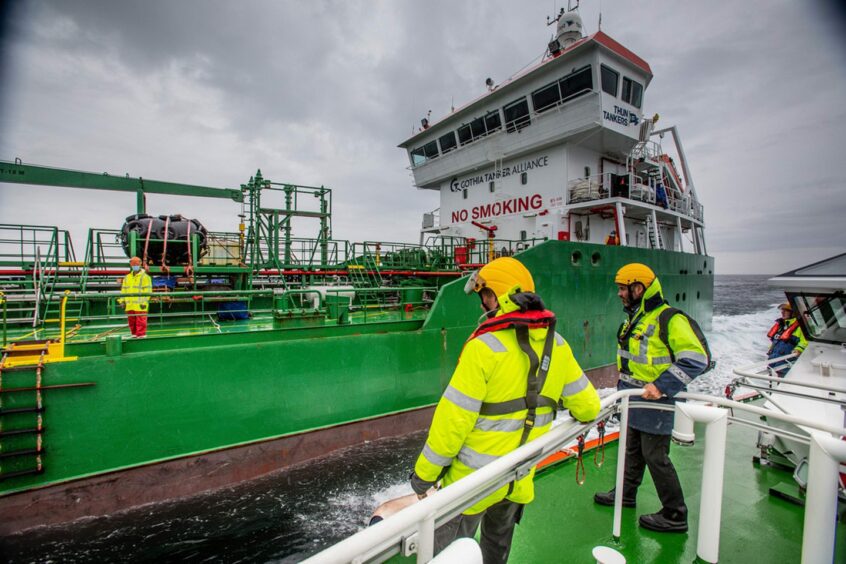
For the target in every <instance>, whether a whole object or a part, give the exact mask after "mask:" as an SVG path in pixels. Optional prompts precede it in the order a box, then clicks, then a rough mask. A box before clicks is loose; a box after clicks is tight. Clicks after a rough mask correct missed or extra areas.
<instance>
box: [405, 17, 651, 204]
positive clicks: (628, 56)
mask: <svg viewBox="0 0 846 564" xmlns="http://www.w3.org/2000/svg"><path fill="white" fill-rule="evenodd" d="M651 78H652V71H651V69H650V67H649V65H648V64H647V63H646V61H644V60H643V59H641V58H640V57H638V56H637V55H635V54H634V53H632V52H631V51H629V50H628V49H626V48H625V47H624V46H622V45H621V44H620V43H618V42H617V41H615V40H614V39H612V38H611V37H610V36H608V35H606V34H605V33H603V32H601V31H599V32H597V33H595V34H594V35H591V36H589V37H585V38H582V39H580V40H578V41H576V42H574V43H573V44H571V45H569V46H568V47H567V48H565V49H562V50H560V51H558V52H557V53H555V54H551V55H549V56H548V57H547V58H545V59H544V60H543V61H541V62H540V63H539V64H538V65H536V66H534V67H532V68H529V69H528V70H526V71H524V72H523V73H521V74H518V75H517V76H515V77H512V78H511V79H509V80H508V81H506V82H505V83H503V84H500V85H494V84H493V83H492V81H489V84H488V92H487V93H485V94H484V95H483V96H481V97H479V98H478V99H476V100H474V101H472V102H470V103H469V104H467V105H465V106H464V107H462V108H459V109H456V110H455V111H453V112H452V113H451V114H449V115H448V116H446V117H445V118H443V119H442V120H440V121H438V122H436V123H433V124H429V123H428V120H423V127H421V129H420V131H418V133H416V134H415V135H414V136H412V137H411V138H410V139H408V140H406V141H405V142H403V143H402V144H400V147H402V148H404V149H406V150H407V151H408V155H409V159H410V165H411V169H412V172H413V174H414V179H415V183H416V185H417V186H418V187H420V188H427V189H434V190H440V189H442V188H443V187H444V184H445V183H447V184H448V183H449V182H450V180H451V179H453V178H454V177H456V176H461V175H463V174H467V173H470V172H473V171H477V170H480V169H483V168H489V167H491V165H492V164H493V165H495V164H496V163H497V162H498V161H502V160H503V159H514V158H518V157H520V156H523V155H528V154H529V153H536V152H538V151H542V150H544V149H546V148H548V147H552V146H555V145H562V144H565V143H569V144H577V145H579V146H580V147H583V148H585V149H588V150H590V151H595V152H598V153H602V154H605V155H612V156H619V157H621V158H625V155H628V154H629V153H630V151H631V149H632V148H633V147H634V145H635V144H636V142H637V141H638V139H639V138H640V137H641V135H640V128H641V123H642V106H643V94H644V90H645V88H646V87H647V86H648V84H649V81H650V80H651Z"/></svg>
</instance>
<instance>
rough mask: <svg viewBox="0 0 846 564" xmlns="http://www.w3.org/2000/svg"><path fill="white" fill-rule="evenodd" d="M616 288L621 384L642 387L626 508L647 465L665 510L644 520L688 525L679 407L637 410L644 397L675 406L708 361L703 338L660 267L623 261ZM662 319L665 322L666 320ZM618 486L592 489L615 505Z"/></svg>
mask: <svg viewBox="0 0 846 564" xmlns="http://www.w3.org/2000/svg"><path fill="white" fill-rule="evenodd" d="M614 282H615V283H616V284H617V295H618V296H619V297H620V299H621V300H622V302H623V307H624V309H625V311H626V313H627V314H628V319H626V320H625V321H624V322H623V324H622V325H621V326H620V330H619V332H618V334H617V341H618V344H619V350H618V351H617V368H618V369H619V371H620V380H619V382H618V384H617V389H619V390H630V389H636V388H641V389H643V394H642V396H641V397H642V400H641V399H639V398H638V399H637V402H635V401H634V400H635V398H632V400H633V401H632V407H630V411H629V419H628V438H627V441H626V467H625V475H624V481H623V507H634V506H635V501H636V497H637V489H638V487H639V486H640V484H641V482H642V481H643V472H644V470H645V469H646V468H647V467H648V468H649V473H650V474H651V475H652V480H653V482H655V489H656V490H657V491H658V497H659V498H660V500H661V504H662V506H663V507H662V508H661V511H659V512H657V513H653V514H651V515H641V517H640V526H641V527H644V528H647V529H651V530H653V531H658V532H666V531H678V532H683V531H687V506H686V505H685V502H684V493H683V492H682V488H681V483H680V482H679V477H678V474H676V469H675V467H674V466H673V463H672V461H671V460H670V434H671V432H672V429H673V412H672V411H658V410H654V409H638V408H636V407H635V405H636V404H637V403H640V402H641V401H643V400H647V401H651V402H654V403H660V404H665V405H673V403H674V400H673V399H672V398H673V397H674V396H675V395H676V394H677V393H679V392H681V391H684V390H686V389H687V385H688V384H689V383H690V382H691V380H693V379H694V378H696V377H697V376H698V375H700V374H702V373H703V372H704V371H705V370H706V369H707V368H708V366H709V359H708V353H707V350H706V348H705V346H704V344H703V343H704V337H703V338H702V339H700V335H697V331H698V326H696V325H695V324H692V323H691V322H690V321H689V320H688V318H687V316H686V315H684V314H682V313H681V312H679V311H678V310H671V311H669V312H668V314H669V315H668V314H664V315H663V316H662V315H661V314H662V312H664V311H665V310H669V309H670V306H669V305H668V304H667V302H666V301H665V300H664V296H663V295H662V293H661V284H660V282H659V281H658V278H656V276H655V273H654V272H652V270H651V269H650V268H649V267H648V266H646V265H644V264H639V263H632V264H628V265H626V266H624V267H623V268H621V269H620V270H619V271H618V272H617V275H616V277H615V278H614ZM662 323H664V324H665V325H666V327H663V328H662V327H661V326H660V325H661V324H662ZM615 495H616V493H615V491H614V490H611V491H610V492H601V493H597V494H596V495H594V497H593V499H594V502H596V503H598V504H600V505H614V497H615Z"/></svg>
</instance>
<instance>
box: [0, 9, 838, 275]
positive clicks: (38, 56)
mask: <svg viewBox="0 0 846 564" xmlns="http://www.w3.org/2000/svg"><path fill="white" fill-rule="evenodd" d="M561 5H562V3H561V1H560V0H559V1H558V2H555V1H552V0H546V1H542V2H541V1H538V2H534V1H528V0H527V1H521V2H514V1H506V0H501V1H492V0H477V1H468V2H464V1H459V0H439V1H431V0H427V1H425V2H424V1H417V2H411V1H399V0H393V1H384V2H375V1H343V2H342V1H335V2H319V1H307V2H306V1H302V2H282V1H278V0H274V1H172V0H144V1H137V2H117V1H114V0H90V1H80V0H62V1H59V0H55V1H46V0H45V1H25V2H2V3H0V159H3V160H11V159H14V158H16V157H20V158H21V159H23V161H24V162H27V163H33V164H43V165H48V166H56V167H64V168H73V169H79V170H89V171H97V172H109V173H111V174H124V173H128V174H130V175H132V176H143V177H146V178H153V179H158V180H171V181H177V182H185V183H190V184H199V185H206V186H214V187H222V188H224V187H225V188H235V187H238V185H240V184H241V183H243V182H246V181H247V180H248V179H249V177H250V176H251V175H252V174H254V173H255V171H256V169H257V168H261V170H262V173H263V174H264V175H265V177H267V178H270V179H272V180H274V181H278V182H293V183H298V184H306V185H321V184H322V185H326V186H327V187H330V188H332V189H333V191H334V199H333V205H334V219H333V236H334V237H335V238H336V239H350V240H356V241H361V240H383V241H384V240H387V241H403V242H414V241H416V240H417V238H418V231H419V228H420V221H421V215H422V213H424V212H426V211H430V210H432V209H434V208H436V207H438V205H439V202H438V197H437V194H436V193H434V192H432V191H420V190H417V189H415V188H414V187H413V184H412V178H411V175H410V172H409V171H408V170H407V166H408V160H407V157H406V154H405V152H404V151H402V150H400V149H398V148H396V145H397V144H398V143H399V142H401V141H403V140H405V139H406V138H407V137H409V136H410V134H411V133H412V131H413V128H414V127H415V124H418V123H419V119H420V118H421V117H423V116H424V115H425V114H426V112H427V111H428V110H431V111H432V118H433V119H438V118H440V117H441V116H443V115H444V114H445V113H447V112H449V109H450V105H451V104H452V103H453V101H454V104H455V106H459V105H462V104H463V103H464V102H466V101H468V100H470V99H472V98H475V97H476V96H478V95H479V94H481V93H483V92H484V88H485V86H484V84H485V79H486V78H487V77H491V78H493V79H494V81H495V82H497V83H499V82H502V81H503V80H505V79H506V78H508V77H509V76H511V75H512V74H513V73H515V72H516V71H518V70H520V69H521V68H523V67H524V66H526V64H528V63H530V62H532V61H535V60H537V59H538V57H539V56H540V55H542V53H543V51H544V49H545V46H546V43H547V41H548V40H549V37H550V33H551V31H552V29H553V28H548V27H546V25H545V23H546V17H547V15H552V14H553V13H554V12H555V9H556V7H560V6H561ZM600 5H601V7H602V29H603V31H605V32H606V33H608V34H609V35H611V36H612V37H614V38H615V39H617V40H618V41H620V42H622V43H623V44H624V45H626V46H627V47H629V48H630V49H631V50H633V51H634V52H635V53H637V54H638V55H640V56H641V57H643V58H644V59H646V60H647V61H648V62H649V63H650V65H651V67H652V70H653V72H654V74H655V78H654V79H653V81H652V83H651V85H650V86H649V88H648V90H647V91H646V95H645V107H644V113H645V114H646V115H651V114H652V113H654V112H658V113H660V114H661V122H662V123H661V125H664V126H666V125H671V124H675V125H677V126H678V128H679V131H680V134H681V136H682V141H683V143H684V147H685V150H686V152H687V156H688V160H689V161H690V164H691V170H692V175H693V178H694V180H695V183H696V186H697V190H698V193H699V196H700V198H701V200H702V201H703V203H704V205H705V214H706V215H705V218H706V225H707V227H706V241H707V245H708V251H709V254H711V255H713V256H715V257H716V264H717V273H718V274H730V273H778V272H783V271H786V270H788V269H791V268H794V267H797V266H801V265H804V264H807V263H810V262H812V261H815V260H818V259H821V258H825V257H827V256H830V255H833V254H836V253H839V252H844V251H846V228H844V223H846V221H844V217H846V190H844V177H846V171H844V167H843V164H844V160H846V159H844V157H846V26H844V18H843V13H842V10H838V9H836V8H835V7H834V6H835V5H836V2H823V1H822V0H810V1H803V2H797V1H795V0H793V1H787V0H754V1H753V0H746V1H743V2H738V1H719V2H701V1H686V2H682V1H679V0H665V1H655V2H651V1H644V2H631V1H630V0H617V1H614V0H603V1H602V2H599V1H585V2H583V3H582V8H581V14H582V17H583V19H584V22H585V28H586V31H587V33H593V32H595V31H596V29H597V23H598V13H599V8H600ZM134 210H135V198H134V196H133V195H129V194H120V193H113V192H102V191H96V192H95V191H88V190H72V189H60V188H47V187H29V186H27V187H23V186H15V185H10V184H0V223H37V224H47V225H59V226H60V227H63V228H68V229H71V231H72V233H73V235H74V239H75V240H77V241H76V246H77V252H78V253H81V252H82V249H83V247H84V237H85V234H86V231H85V229H86V228H87V227H89V226H98V227H103V228H111V229H119V228H120V226H121V225H122V223H123V219H124V217H125V216H127V215H130V214H132V213H134ZM148 211H149V212H150V213H154V214H164V213H168V214H170V213H182V214H184V215H187V216H189V217H196V218H198V219H200V220H201V221H202V222H203V223H204V224H206V226H207V227H208V228H210V229H212V230H227V231H234V230H235V229H236V228H237V223H238V219H237V213H239V211H240V210H239V207H238V206H237V205H235V204H233V203H231V202H225V201H222V200H221V201H206V200H197V199H187V198H172V197H171V198H168V197H164V196H149V197H148ZM316 232H317V230H316V226H314V227H311V228H308V229H306V230H303V231H302V232H301V233H299V235H300V236H303V237H306V236H308V237H313V236H315V235H316Z"/></svg>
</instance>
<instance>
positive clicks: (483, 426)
mask: <svg viewBox="0 0 846 564" xmlns="http://www.w3.org/2000/svg"><path fill="white" fill-rule="evenodd" d="M553 419H555V414H554V413H542V414H540V415H538V416H536V417H535V425H534V426H535V427H543V426H544V425H549V424H550V423H552V420H553ZM524 424H525V423H524V420H523V419H488V418H487V417H479V418H478V419H477V420H476V426H475V427H474V429H478V430H480V431H501V432H505V433H512V432H514V431H519V430H521V429H522V428H523V425H524Z"/></svg>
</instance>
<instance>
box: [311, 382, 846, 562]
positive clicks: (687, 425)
mask: <svg viewBox="0 0 846 564" xmlns="http://www.w3.org/2000/svg"><path fill="white" fill-rule="evenodd" d="M639 394H641V390H625V391H618V392H616V393H614V394H612V395H610V396H608V397H606V398H605V399H603V400H602V411H601V412H600V415H599V417H598V418H597V419H598V420H599V419H603V418H605V417H607V416H608V415H609V414H611V413H613V412H615V411H619V413H620V417H621V419H620V438H619V441H618V458H617V479H616V488H617V491H622V486H623V469H624V468H625V450H626V449H625V447H624V446H623V445H625V444H626V431H627V421H628V410H629V398H630V397H631V396H634V395H639ZM678 397H679V398H684V399H687V400H691V401H693V402H699V403H677V404H676V407H675V411H676V418H675V426H674V430H673V434H674V437H675V438H677V439H681V440H683V441H687V442H689V441H690V440H692V438H693V436H694V422H701V423H704V424H705V457H704V463H703V475H702V493H701V496H700V499H701V502H700V508H699V519H698V522H699V531H698V537H697V544H696V550H697V555H698V556H699V558H701V559H702V560H704V561H706V562H717V561H718V553H719V536H720V516H721V511H722V497H723V496H722V487H723V475H724V461H725V437H726V432H727V424H728V420H729V419H731V420H732V421H735V422H738V423H743V422H744V421H743V420H742V419H738V418H735V417H730V416H729V414H730V413H731V412H732V411H743V412H747V413H751V414H755V415H766V416H767V417H768V418H769V419H777V420H780V421H784V422H788V423H793V424H795V425H802V426H803V427H805V428H809V429H811V430H812V431H811V436H810V443H811V451H810V452H811V454H810V458H809V467H808V468H809V469H808V489H807V498H806V507H805V524H804V531H803V542H802V562H803V563H805V564H807V563H818V562H819V563H822V562H826V563H830V562H832V559H833V556H834V540H835V527H836V517H837V493H838V483H839V464H840V463H841V462H846V442H844V441H843V440H841V437H843V436H846V428H841V427H835V426H832V425H825V424H821V423H817V422H814V421H809V420H807V419H804V418H801V417H796V416H792V415H788V414H784V413H778V412H774V411H772V410H768V409H764V408H761V407H756V406H752V405H748V404H744V403H739V402H736V401H731V400H727V399H724V398H719V397H714V396H707V395H703V394H695V393H690V392H682V393H680V394H679V395H678ZM638 407H639V408H640V407H643V404H638ZM658 407H659V408H661V407H664V406H658ZM724 408H728V409H724ZM594 423H595V422H591V423H587V424H583V423H580V422H578V421H574V420H573V419H570V418H569V417H568V418H567V420H566V421H565V422H564V423H562V424H561V425H559V426H557V427H555V428H553V429H552V430H550V431H549V432H548V433H547V434H546V435H544V436H542V437H539V438H537V439H535V440H533V441H532V442H530V443H527V444H525V445H523V446H522V447H520V448H518V449H517V450H515V451H513V452H511V453H509V454H507V455H505V456H502V457H500V458H498V459H497V460H495V461H493V462H491V463H490V464H488V465H486V466H484V467H483V468H481V469H479V470H477V471H476V472H474V473H472V474H470V475H469V476H467V477H465V478H462V479H461V480H460V481H458V482H456V483H454V484H451V485H450V486H448V487H446V488H444V489H442V490H440V491H438V492H437V493H435V494H434V495H431V496H429V497H427V498H426V499H423V500H422V501H420V502H418V503H415V504H414V505H411V506H410V507H407V508H405V509H403V510H402V511H399V512H398V513H396V514H395V515H393V516H391V517H390V518H389V519H385V520H384V521H382V522H380V523H378V524H376V525H374V526H371V527H368V528H366V529H364V530H362V531H360V532H358V533H357V534H355V535H353V536H351V537H349V538H347V539H345V540H343V541H341V542H339V543H338V544H336V545H334V546H331V547H329V548H327V549H326V550H324V551H323V552H320V553H318V554H316V555H314V556H312V557H311V558H309V559H308V560H306V562H309V563H312V564H317V563H333V564H334V563H341V562H350V563H362V562H373V561H375V562H381V561H383V560H385V559H387V558H388V557H390V556H392V555H394V554H397V553H402V554H403V555H404V556H411V555H412V554H415V553H416V555H417V562H429V561H430V560H431V559H432V558H433V553H434V536H435V529H436V528H437V526H439V525H442V524H443V523H446V522H447V521H449V520H450V519H452V518H453V517H455V516H456V515H458V514H460V513H461V512H462V511H463V510H464V509H466V508H467V507H470V506H471V505H473V503H475V502H476V501H477V500H480V499H482V498H484V497H486V496H487V495H489V494H490V493H492V492H494V491H496V490H497V489H499V488H500V487H502V486H503V485H505V484H507V483H509V482H511V481H512V480H516V479H520V478H522V477H523V476H525V475H526V474H528V472H529V471H530V470H531V468H532V467H533V466H535V465H536V464H537V463H538V462H539V461H540V460H542V459H543V458H545V457H546V456H548V455H549V454H552V453H554V452H557V451H558V450H560V449H562V448H564V447H565V446H566V445H568V444H569V443H570V442H571V441H572V440H573V439H574V438H575V437H577V436H578V435H580V434H581V433H583V432H584V430H585V429H587V428H589V427H591V426H592V425H593V424H594ZM750 425H751V426H753V427H756V428H761V427H762V424H761V423H759V422H750ZM767 428H768V430H770V431H771V432H773V433H775V434H782V433H783V431H782V430H780V429H777V428H772V427H769V426H767ZM621 521H622V496H617V497H616V500H615V507H614V518H613V522H612V533H613V535H614V537H615V538H617V539H619V538H620V536H621Z"/></svg>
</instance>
